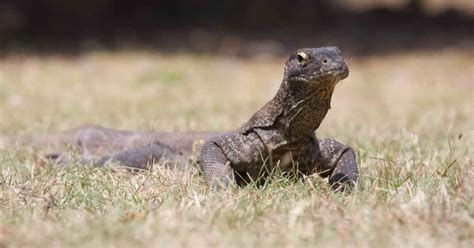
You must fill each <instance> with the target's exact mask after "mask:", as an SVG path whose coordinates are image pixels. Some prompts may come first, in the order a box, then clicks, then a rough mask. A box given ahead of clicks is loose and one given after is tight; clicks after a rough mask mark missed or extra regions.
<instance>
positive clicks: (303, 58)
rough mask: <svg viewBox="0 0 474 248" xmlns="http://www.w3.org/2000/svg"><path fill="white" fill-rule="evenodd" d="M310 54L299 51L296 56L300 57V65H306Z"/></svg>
mask: <svg viewBox="0 0 474 248" xmlns="http://www.w3.org/2000/svg"><path fill="white" fill-rule="evenodd" d="M308 57H309V56H308V54H307V53H305V52H298V53H297V54H296V58H297V59H298V65H299V66H304V65H306V61H307V60H308Z"/></svg>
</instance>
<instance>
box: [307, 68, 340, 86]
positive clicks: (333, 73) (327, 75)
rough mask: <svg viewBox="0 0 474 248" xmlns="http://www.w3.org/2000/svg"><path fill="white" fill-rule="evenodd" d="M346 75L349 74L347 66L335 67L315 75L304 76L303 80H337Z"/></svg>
mask: <svg viewBox="0 0 474 248" xmlns="http://www.w3.org/2000/svg"><path fill="white" fill-rule="evenodd" d="M347 76H349V70H348V69H347V67H341V68H336V69H331V70H327V71H324V72H320V73H318V74H315V75H311V76H306V77H305V78H306V80H305V81H320V80H322V79H323V80H326V79H329V80H331V79H333V80H334V81H335V82H338V81H339V80H342V79H344V78H346V77H347Z"/></svg>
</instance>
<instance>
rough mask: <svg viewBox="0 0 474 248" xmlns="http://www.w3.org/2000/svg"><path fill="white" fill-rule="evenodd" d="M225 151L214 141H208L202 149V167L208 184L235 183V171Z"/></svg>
mask: <svg viewBox="0 0 474 248" xmlns="http://www.w3.org/2000/svg"><path fill="white" fill-rule="evenodd" d="M230 163H231V162H230V161H229V159H228V158H227V156H226V155H225V154H224V151H222V149H221V148H220V147H219V146H218V145H217V144H216V143H214V142H213V141H208V142H206V143H205V144H204V145H203V146H202V149H201V169H202V172H203V174H204V180H205V182H206V183H207V184H208V185H213V184H224V186H225V185H229V184H230V183H233V182H234V180H235V178H234V171H233V169H232V167H231V166H230Z"/></svg>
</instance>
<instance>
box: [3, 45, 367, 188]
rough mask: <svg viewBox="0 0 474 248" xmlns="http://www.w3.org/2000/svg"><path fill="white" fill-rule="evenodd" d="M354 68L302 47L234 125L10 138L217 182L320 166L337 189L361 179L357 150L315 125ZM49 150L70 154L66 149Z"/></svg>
mask: <svg viewBox="0 0 474 248" xmlns="http://www.w3.org/2000/svg"><path fill="white" fill-rule="evenodd" d="M348 73H349V70H348V68H347V65H346V64H345V63H344V60H343V58H342V56H341V55H340V51H339V49H338V48H336V47H322V48H304V49H300V50H298V51H297V52H296V53H294V54H292V55H291V56H290V58H289V59H288V60H287V62H286V63H285V73H284V78H283V82H282V84H281V86H280V88H279V90H278V92H277V94H276V96H275V97H274V98H273V99H272V100H270V101H269V102H268V103H267V104H266V105H265V106H264V107H262V108H261V109H260V110H259V111H257V112H256V113H255V114H254V115H253V116H252V117H251V118H250V120H249V121H247V122H246V123H244V124H243V125H242V126H241V128H239V129H237V130H235V131H232V132H226V133H210V132H209V133H206V132H203V133H163V132H157V133H138V132H130V131H119V130H112V129H106V128H102V127H82V128H78V129H76V130H73V131H69V132H64V133H60V134H54V135H43V136H41V135H40V136H31V137H23V138H16V139H13V140H10V141H8V140H3V143H6V145H7V146H11V145H12V144H20V145H21V144H29V145H33V146H37V147H44V146H52V148H54V149H58V148H59V147H61V146H62V147H64V146H69V147H73V148H75V149H77V150H78V152H79V153H80V154H81V156H82V158H83V159H84V160H85V161H88V162H92V163H94V164H97V165H102V164H105V163H107V162H109V161H112V162H115V163H118V164H121V165H125V166H128V167H134V168H146V167H147V165H149V164H151V163H154V162H157V161H158V160H162V161H163V160H165V161H171V162H174V164H177V165H186V164H188V163H189V162H192V163H194V162H196V163H198V164H199V165H200V167H201V169H202V171H203V174H204V178H205V181H206V182H207V183H208V184H210V185H214V184H219V185H220V184H229V183H233V182H236V183H237V184H238V185H245V184H247V183H248V182H250V181H256V180H263V179H265V178H266V177H267V176H268V174H269V173H271V172H272V171H275V170H279V171H282V172H288V173H289V174H293V175H297V176H300V175H310V174H312V173H318V174H319V175H320V176H322V177H329V183H330V184H331V185H332V187H333V188H334V189H344V188H345V187H346V186H351V185H354V184H356V182H357V179H358V167H357V162H356V158H355V154H354V151H353V150H352V149H351V148H350V147H348V146H346V145H344V144H342V143H339V142H337V141H335V140H333V139H323V140H318V139H317V138H316V136H315V133H314V131H315V130H316V129H317V128H318V127H319V125H320V124H321V122H322V120H323V119H324V117H325V116H326V114H327V112H328V110H329V109H330V107H331V106H330V104H331V97H332V93H333V91H334V88H335V86H336V84H337V82H339V81H340V80H342V79H344V78H346V77H347V76H348ZM1 141H2V140H0V143H2V142H1ZM0 145H1V144H0ZM4 145H5V144H4ZM199 151H200V152H199ZM46 157H47V158H50V159H64V155H63V154H62V153H50V154H48V155H46Z"/></svg>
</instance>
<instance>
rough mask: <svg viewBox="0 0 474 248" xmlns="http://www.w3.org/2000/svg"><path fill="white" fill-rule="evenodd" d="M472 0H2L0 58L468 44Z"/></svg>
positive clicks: (473, 39)
mask: <svg viewBox="0 0 474 248" xmlns="http://www.w3.org/2000/svg"><path fill="white" fill-rule="evenodd" d="M473 15H474V1H471V0H320V1H314V0H291V1H288V0H256V1H246V0H244V1H238V0H225V1H222V0H173V1H151V0H136V1H127V0H70V1H62V0H2V1H1V2H0V48H1V52H2V53H5V52H8V51H16V52H18V51H26V52H28V51H36V52H62V53H77V52H81V51H84V50H91V49H123V48H130V47H134V48H137V47H138V48H146V49H157V50H159V51H163V52H173V51H176V50H179V51H192V52H204V53H226V54H233V55H238V56H252V55H255V54H281V53H287V50H288V49H290V50H293V49H294V48H296V47H303V46H315V45H319V44H337V45H338V46H340V47H341V48H342V50H343V51H345V53H346V54H347V53H348V52H349V53H352V54H358V55H367V54H374V53H375V54H377V53H394V52H399V51H404V52H406V51H410V50H434V51H435V50H437V49H440V48H446V47H456V48H459V47H464V48H472V46H473V43H474V28H473V27H474V18H473Z"/></svg>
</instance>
